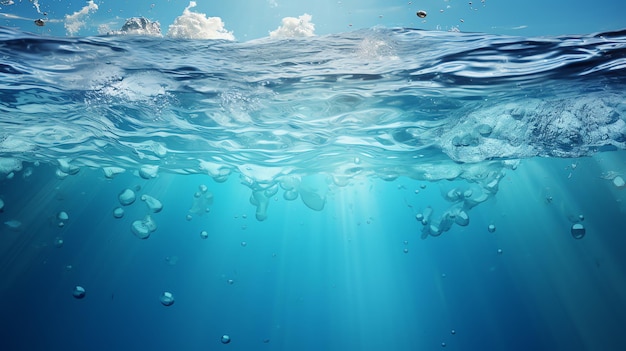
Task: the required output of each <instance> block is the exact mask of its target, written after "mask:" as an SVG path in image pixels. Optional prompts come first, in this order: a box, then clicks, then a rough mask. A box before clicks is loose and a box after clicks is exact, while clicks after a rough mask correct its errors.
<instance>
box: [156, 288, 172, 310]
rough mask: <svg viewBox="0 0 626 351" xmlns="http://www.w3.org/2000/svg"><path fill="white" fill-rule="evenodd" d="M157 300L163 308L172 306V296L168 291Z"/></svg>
mask: <svg viewBox="0 0 626 351" xmlns="http://www.w3.org/2000/svg"><path fill="white" fill-rule="evenodd" d="M159 300H160V301H161V304H163V306H171V305H173V304H174V295H172V293H171V292H169V291H165V292H163V294H161V298H160V299H159Z"/></svg>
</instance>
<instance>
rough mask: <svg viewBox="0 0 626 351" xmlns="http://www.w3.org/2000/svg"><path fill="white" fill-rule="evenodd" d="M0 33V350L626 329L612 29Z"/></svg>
mask: <svg viewBox="0 0 626 351" xmlns="http://www.w3.org/2000/svg"><path fill="white" fill-rule="evenodd" d="M0 57H2V61H0V77H1V79H0V109H1V110H0V199H1V200H2V202H0V211H1V212H0V277H2V279H1V280H0V316H2V318H0V323H1V325H0V349H2V350H73V349H87V350H111V349H113V350H130V349H145V350H153V349H158V350H160V349H174V350H217V349H224V350H226V349H231V350H422V349H423V350H433V349H441V348H444V347H445V349H452V350H473V349H477V350H560V349H564V350H619V349H622V348H624V347H626V336H625V335H624V334H623V332H622V330H621V329H622V326H623V325H626V283H625V280H624V276H626V275H625V273H626V259H624V254H623V251H624V248H625V247H626V236H625V235H624V233H626V219H625V218H626V216H625V214H626V205H625V201H626V190H625V189H624V186H623V184H622V183H621V182H620V180H622V181H623V179H624V178H626V152H625V151H624V149H626V104H625V102H624V101H626V100H625V93H624V83H625V80H626V59H625V57H626V32H612V33H598V34H590V35H585V36H568V37H540V38H522V37H508V36H496V35H484V34H478V33H474V34H468V33H451V32H432V31H419V30H412V29H382V28H376V29H369V30H362V31H356V32H351V33H346V34H336V35H329V36H319V37H312V38H304V39H292V40H282V41H279V40H269V39H260V40H255V41H249V42H244V43H240V42H222V41H209V42H207V41H202V42H199V41H180V40H179V41H174V40H169V39H162V38H145V37H84V38H50V37H40V36H33V35H30V34H27V33H24V32H19V31H15V30H12V29H6V28H4V29H1V30H0ZM125 189H131V190H132V191H133V192H134V193H135V194H136V200H135V202H134V203H132V204H130V205H127V206H124V205H123V204H122V203H121V202H120V199H119V197H118V196H119V194H120V193H122V192H123V191H124V190H125ZM145 195H148V196H151V197H153V198H155V199H157V200H158V201H159V202H160V203H161V204H162V210H159V209H158V208H154V207H153V208H150V207H149V206H147V202H148V201H146V199H147V198H145V197H144V199H143V200H142V199H141V197H142V196H145ZM116 208H122V209H123V211H124V214H123V216H122V218H115V216H114V215H113V211H114V210H115V209H116ZM62 212H63V213H62ZM63 214H67V217H68V218H67V219H65V218H64V216H63ZM490 225H493V226H494V228H495V230H491V231H490V230H488V227H489V226H490ZM574 226H582V227H583V228H584V236H582V237H580V236H576V235H574V234H573V233H575V232H573V231H572V228H573V227H574ZM202 231H206V232H207V234H208V235H207V237H206V238H203V237H202V236H201V232H202ZM142 238H143V239H142ZM77 285H78V286H82V287H84V289H85V291H86V295H85V297H84V298H82V299H77V298H75V297H74V296H73V295H72V292H73V289H74V287H75V286H77ZM165 291H168V292H171V293H172V294H173V296H174V298H175V302H174V304H173V305H171V306H164V305H162V304H161V303H160V301H159V297H160V296H161V294H162V293H163V292H165ZM222 335H229V336H230V338H231V342H230V343H228V344H222V343H221V341H220V339H221V337H222Z"/></svg>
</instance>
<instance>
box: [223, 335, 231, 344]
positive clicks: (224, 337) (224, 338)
mask: <svg viewBox="0 0 626 351" xmlns="http://www.w3.org/2000/svg"><path fill="white" fill-rule="evenodd" d="M221 341H222V344H228V343H229V342H230V336H228V335H226V334H224V335H222V339H221Z"/></svg>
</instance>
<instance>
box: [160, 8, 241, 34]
mask: <svg viewBox="0 0 626 351" xmlns="http://www.w3.org/2000/svg"><path fill="white" fill-rule="evenodd" d="M192 7H196V2H195V1H190V2H189V6H187V7H185V10H184V11H183V14H182V15H180V16H178V17H176V19H175V20H174V23H172V24H171V25H170V26H169V29H168V31H167V36H168V37H170V38H180V39H225V40H235V36H234V35H233V33H232V32H229V31H227V30H226V29H225V28H224V22H222V19H221V18H219V17H207V16H206V15H205V14H204V13H198V12H191V11H189V9H190V8H192Z"/></svg>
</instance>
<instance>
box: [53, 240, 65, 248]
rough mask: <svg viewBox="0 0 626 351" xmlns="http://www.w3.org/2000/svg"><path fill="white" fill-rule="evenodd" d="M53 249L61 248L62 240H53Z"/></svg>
mask: <svg viewBox="0 0 626 351" xmlns="http://www.w3.org/2000/svg"><path fill="white" fill-rule="evenodd" d="M54 247H57V248H61V247H63V239H61V238H55V239H54Z"/></svg>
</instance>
